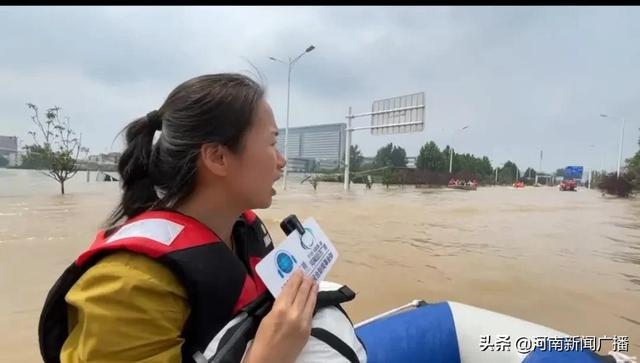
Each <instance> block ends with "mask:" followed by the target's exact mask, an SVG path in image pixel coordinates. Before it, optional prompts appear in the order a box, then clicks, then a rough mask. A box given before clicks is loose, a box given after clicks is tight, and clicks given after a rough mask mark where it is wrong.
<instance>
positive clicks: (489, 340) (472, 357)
mask: <svg viewBox="0 0 640 363" xmlns="http://www.w3.org/2000/svg"><path fill="white" fill-rule="evenodd" d="M355 328H356V334H357V335H358V337H359V338H360V340H361V341H362V343H363V345H364V346H365V348H366V350H367V357H368V362H369V363H383V362H384V363H388V362H402V363H410V362H416V363H417V362H425V363H468V362H473V363H515V362H518V363H520V362H522V363H543V362H544V363H578V362H579V363H603V362H610V363H636V360H635V357H628V356H626V355H624V354H622V353H620V352H616V351H611V352H609V354H607V355H599V354H597V353H595V352H594V351H593V350H591V349H590V348H589V347H587V346H586V345H584V346H583V344H582V343H583V341H582V340H581V339H580V337H571V336H569V335H568V334H565V333H562V332H560V331H556V330H553V329H550V328H547V327H544V326H541V325H537V324H534V323H531V322H528V321H524V320H521V319H518V318H515V317H511V316H507V315H503V314H499V313H496V312H492V311H489V310H485V309H481V308H477V307H474V306H470V305H465V304H461V303H458V302H453V301H448V302H441V303H436V304H427V303H425V302H424V301H420V300H415V301H413V302H412V303H410V304H407V305H405V306H402V307H399V308H396V309H393V310H391V311H389V312H386V313H384V314H381V315H378V316H376V317H373V318H371V319H368V320H366V321H363V322H361V323H358V324H356V325H355Z"/></svg>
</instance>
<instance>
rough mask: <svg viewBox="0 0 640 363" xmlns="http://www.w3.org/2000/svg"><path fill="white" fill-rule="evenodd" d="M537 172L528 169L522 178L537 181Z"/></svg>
mask: <svg viewBox="0 0 640 363" xmlns="http://www.w3.org/2000/svg"><path fill="white" fill-rule="evenodd" d="M536 174H537V173H536V171H535V169H533V168H527V170H525V171H524V174H522V176H523V177H524V178H527V179H535V178H536Z"/></svg>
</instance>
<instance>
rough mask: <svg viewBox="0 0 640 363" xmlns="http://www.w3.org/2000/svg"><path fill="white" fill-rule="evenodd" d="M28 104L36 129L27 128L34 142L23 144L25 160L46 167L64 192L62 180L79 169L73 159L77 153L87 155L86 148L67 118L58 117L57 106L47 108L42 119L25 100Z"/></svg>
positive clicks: (27, 163)
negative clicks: (36, 130) (29, 129)
mask: <svg viewBox="0 0 640 363" xmlns="http://www.w3.org/2000/svg"><path fill="white" fill-rule="evenodd" d="M27 107H28V108H29V109H31V110H32V111H33V116H31V121H33V123H34V124H35V125H36V126H37V127H38V132H35V131H30V132H29V134H30V135H31V136H32V137H33V141H34V144H32V145H28V146H26V147H25V150H26V151H27V155H26V156H25V159H24V162H26V166H31V167H33V168H34V169H44V170H47V172H46V173H45V175H47V176H49V177H50V178H52V179H54V180H55V181H57V182H58V183H60V192H61V194H64V183H65V181H67V180H69V179H71V178H73V176H74V175H76V173H77V172H78V169H77V164H76V163H77V160H78V157H79V155H80V153H81V152H82V153H84V154H85V155H86V153H88V152H89V149H87V148H84V147H82V143H81V136H76V133H75V131H73V130H72V129H71V125H70V123H69V119H68V118H65V119H61V118H60V107H53V108H49V109H47V111H46V113H45V117H46V120H45V121H42V120H40V115H39V113H38V106H36V105H34V104H33V103H28V104H27ZM24 162H23V167H25V163H24Z"/></svg>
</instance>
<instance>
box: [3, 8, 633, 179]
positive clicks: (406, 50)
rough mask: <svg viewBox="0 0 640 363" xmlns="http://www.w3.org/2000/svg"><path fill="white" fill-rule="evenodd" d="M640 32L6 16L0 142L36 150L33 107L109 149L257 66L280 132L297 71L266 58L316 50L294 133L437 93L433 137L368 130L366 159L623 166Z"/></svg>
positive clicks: (428, 12) (580, 16)
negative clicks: (385, 148)
mask: <svg viewBox="0 0 640 363" xmlns="http://www.w3.org/2000/svg"><path fill="white" fill-rule="evenodd" d="M639 36H640V10H638V9H636V8H615V7H598V8H590V7H584V8H582V7H581V8H578V7H562V8H552V7H549V8H545V7H500V8H493V7H482V8H475V7H471V8H449V7H435V8H430V7H237V8H234V7H196V8H188V7H157V8H153V7H126V8H121V7H83V8H73V7H71V8H69V7H63V8H56V7H40V8H16V7H13V8H0V54H1V55H2V56H0V82H1V83H2V85H3V86H4V87H2V88H1V89H0V134H10V135H18V136H20V137H22V138H24V139H25V141H27V135H26V132H27V131H28V130H29V129H30V125H29V119H28V112H27V110H26V107H25V106H24V104H25V102H34V103H37V104H39V105H40V106H41V107H49V106H52V105H54V104H58V105H60V106H62V107H63V108H64V110H65V112H66V113H67V114H68V115H69V116H70V117H71V119H72V122H74V125H76V127H77V128H78V130H79V131H82V132H83V134H84V135H85V138H84V139H85V141H86V142H87V144H88V146H89V147H90V148H91V149H92V151H93V152H103V151H105V150H107V149H108V148H109V147H110V145H111V142H112V140H113V137H114V136H115V135H116V133H117V132H118V131H119V130H120V129H121V128H122V127H123V126H125V125H126V123H127V122H128V121H130V120H131V119H133V118H135V117H138V116H140V115H142V114H144V113H146V112H148V110H150V109H152V108H156V107H158V106H159V105H160V104H161V102H162V101H163V99H164V97H166V95H167V94H168V93H169V91H170V90H171V89H172V88H173V87H175V86H176V85H177V84H179V83H180V82H182V81H184V80H185V79H187V78H189V77H192V76H195V75H198V74H202V73H209V72H222V71H245V73H246V72H248V71H251V69H252V68H251V65H250V63H253V64H255V65H256V66H257V67H258V69H259V70H260V71H261V72H262V73H263V74H264V76H265V77H266V81H267V85H268V88H269V93H268V98H269V101H270V102H271V103H272V104H273V106H274V111H275V114H276V118H277V119H278V122H279V124H281V125H284V121H285V116H286V114H285V110H286V87H287V79H286V76H287V72H286V66H284V65H282V64H279V63H275V62H272V61H269V60H268V57H269V56H275V57H278V58H280V59H286V58H287V57H289V56H291V57H295V56H296V55H298V54H299V53H300V52H302V51H303V50H304V49H305V48H306V47H307V46H308V45H309V44H314V45H315V46H316V47H317V49H316V50H314V51H313V52H312V53H310V54H307V55H305V56H304V57H303V58H302V59H301V60H300V62H299V63H298V64H296V66H295V68H294V71H293V79H292V107H291V125H292V126H295V125H309V124H318V123H333V122H343V121H344V116H345V114H346V111H347V108H348V107H349V106H352V107H353V109H354V111H355V112H365V111H367V110H368V109H370V107H371V101H372V100H374V99H380V98H386V97H392V96H396V95H399V94H406V93H413V92H419V91H425V93H426V96H427V126H426V129H425V131H424V132H423V133H420V134H406V135H396V136H391V137H382V136H372V135H369V134H368V133H366V132H358V133H355V134H354V142H355V143H358V144H359V145H360V146H361V149H362V150H364V152H365V154H368V155H373V154H374V153H375V151H376V149H377V148H378V147H380V146H382V145H383V144H385V143H387V142H390V141H391V142H394V143H398V144H400V145H402V146H404V147H405V148H406V149H407V152H408V154H410V155H415V154H417V152H418V150H419V148H420V146H421V145H422V144H423V143H424V142H425V141H427V140H434V141H436V142H437V143H438V144H440V145H442V146H444V144H446V143H453V145H454V146H455V147H456V148H457V149H458V150H460V151H462V152H470V153H475V154H478V155H487V156H489V157H490V158H491V159H492V160H494V161H496V162H504V161H506V160H507V159H511V160H514V161H515V162H516V163H518V165H520V166H521V167H522V168H524V167H526V166H534V167H537V166H538V155H539V150H540V149H544V154H545V161H544V168H545V169H547V170H551V169H555V168H558V167H561V166H564V165H567V164H584V165H585V166H587V167H589V166H593V167H600V164H601V163H602V158H603V157H604V159H605V166H606V167H608V168H609V169H611V168H613V167H614V166H615V163H616V158H617V140H618V139H617V137H618V132H619V123H618V122H616V121H615V120H611V119H602V118H600V117H598V114H600V113H611V114H617V115H623V116H625V117H626V118H627V119H628V123H627V128H626V137H625V156H627V157H628V156H629V155H631V154H632V153H634V152H635V151H636V150H637V137H638V134H639V132H638V126H640V112H639V111H638V107H637V105H638V95H639V94H640V69H639V68H638V66H637V65H638V64H640V45H638V44H640V43H638V42H637V39H638V38H639ZM249 62H250V63H249ZM357 122H358V124H366V122H367V120H364V119H362V120H358V121H357ZM467 124H470V125H471V126H472V127H471V128H470V129H468V130H466V131H465V132H462V133H455V134H454V132H455V130H456V129H458V128H460V127H462V126H464V125H467ZM591 144H596V145H597V146H596V148H595V149H594V148H589V145H591Z"/></svg>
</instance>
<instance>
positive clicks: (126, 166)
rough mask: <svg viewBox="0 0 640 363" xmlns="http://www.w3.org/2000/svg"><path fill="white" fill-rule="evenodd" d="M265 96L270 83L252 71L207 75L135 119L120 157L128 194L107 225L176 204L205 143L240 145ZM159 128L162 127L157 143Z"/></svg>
mask: <svg viewBox="0 0 640 363" xmlns="http://www.w3.org/2000/svg"><path fill="white" fill-rule="evenodd" d="M263 96H264V88H263V87H262V86H261V85H260V84H258V83H257V82H256V81H254V80H252V79H251V78H249V77H247V76H244V75H241V74H234V73H222V74H211V75H203V76H200V77H196V78H193V79H190V80H188V81H186V82H184V83H182V84H180V85H179V86H178V87H176V88H175V89H174V90H173V91H172V92H171V93H170V94H169V96H168V97H167V99H166V100H165V101H164V103H163V105H162V106H161V107H160V108H159V109H158V110H157V111H152V112H150V113H149V114H148V115H147V116H145V117H141V118H139V119H137V120H135V121H133V122H132V123H130V124H129V125H128V126H127V127H126V128H125V130H124V131H126V134H125V139H126V143H127V146H126V149H125V150H124V152H123V153H122V156H121V157H120V160H119V162H118V171H119V173H120V177H121V185H122V190H123V193H122V198H121V201H120V204H119V205H118V206H117V207H116V209H115V210H114V211H113V212H112V214H111V216H110V217H109V219H108V221H107V225H108V226H109V227H112V226H114V225H115V224H116V223H118V222H119V221H120V220H121V219H122V218H132V217H134V216H136V215H138V214H140V213H142V212H144V211H147V210H150V209H162V208H171V207H173V206H175V204H176V203H179V202H180V201H182V200H183V199H184V198H185V197H187V196H188V195H190V194H191V192H192V191H193V188H194V181H195V172H196V161H197V156H198V155H199V153H200V147H201V145H202V144H205V143H220V144H222V145H224V146H226V147H228V148H229V149H230V150H232V151H234V152H235V151H239V149H240V148H241V147H242V139H243V136H244V134H245V133H246V131H247V130H248V129H249V126H250V125H251V120H252V118H253V115H254V112H255V109H256V107H257V105H258V102H259V101H260V100H261V99H262V97H263ZM157 130H162V132H161V133H160V137H159V139H158V140H157V142H156V143H155V144H153V138H154V134H155V131H157ZM156 190H157V191H158V192H159V194H160V195H158V192H157V191H156Z"/></svg>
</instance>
